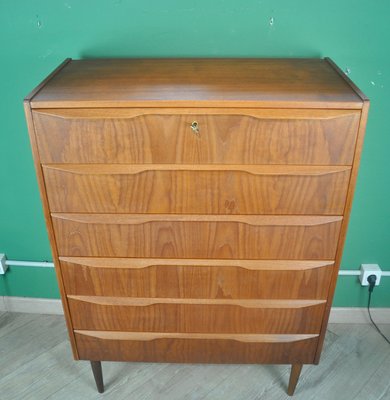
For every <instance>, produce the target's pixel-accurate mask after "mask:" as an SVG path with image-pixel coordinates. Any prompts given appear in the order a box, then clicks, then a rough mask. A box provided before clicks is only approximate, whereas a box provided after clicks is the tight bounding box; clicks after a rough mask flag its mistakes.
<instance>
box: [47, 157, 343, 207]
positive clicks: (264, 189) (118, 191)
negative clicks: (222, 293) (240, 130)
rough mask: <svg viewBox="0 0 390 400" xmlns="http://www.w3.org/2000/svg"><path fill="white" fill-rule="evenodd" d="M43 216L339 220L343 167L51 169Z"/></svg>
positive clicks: (59, 166)
mask: <svg viewBox="0 0 390 400" xmlns="http://www.w3.org/2000/svg"><path fill="white" fill-rule="evenodd" d="M43 172H44V176H45V184H46V189H47V194H48V199H49V204H50V209H51V211H54V212H80V213H84V212H86V213H88V212H91V213H157V214H158V213H160V214H164V213H174V214H175V213H179V214H180V213H188V214H193V213H194V214H309V215H313V214H327V215H340V214H342V213H343V210H344V204H345V198H346V194H347V189H348V183H349V176H350V168H349V167H326V166H325V167H324V166H322V167H297V166H284V167H281V166H245V165H244V166H223V165H220V166H212V165H209V166H193V165H192V166H191V165H182V166H178V165H176V166H174V165H149V166H148V165H142V166H137V165H118V164H116V165H115V164H111V165H100V164H99V165H93V164H77V165H75V164H54V165H53V164H52V165H45V166H44V167H43Z"/></svg>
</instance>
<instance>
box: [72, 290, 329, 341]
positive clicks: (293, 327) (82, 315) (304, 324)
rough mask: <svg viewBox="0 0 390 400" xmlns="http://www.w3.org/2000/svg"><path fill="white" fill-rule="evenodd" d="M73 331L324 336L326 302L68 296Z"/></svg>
mask: <svg viewBox="0 0 390 400" xmlns="http://www.w3.org/2000/svg"><path fill="white" fill-rule="evenodd" d="M68 304H69V308H70V313H71V316H72V323H73V328H74V329H82V330H107V331H132V332H134V331H136V332H137V331H138V332H182V333H284V334H288V333H319V331H320V328H321V322H322V318H323V312H324V308H325V304H326V301H325V300H226V299H219V300H215V299H206V300H202V299H161V298H157V299H147V298H131V297H96V296H68Z"/></svg>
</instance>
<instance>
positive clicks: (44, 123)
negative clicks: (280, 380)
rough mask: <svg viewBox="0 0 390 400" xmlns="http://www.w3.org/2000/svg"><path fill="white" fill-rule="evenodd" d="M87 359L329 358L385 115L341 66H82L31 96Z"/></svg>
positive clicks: (95, 363)
mask: <svg viewBox="0 0 390 400" xmlns="http://www.w3.org/2000/svg"><path fill="white" fill-rule="evenodd" d="M25 110H26V117H27V122H28V127H29V133H30V138H31V143H32V149H33V154H34V159H35V166H36V170H37V175H38V181H39V185H40V191H41V196H42V202H43V207H44V212H45V218H46V223H47V228H48V233H49V237H50V242H51V247H52V252H53V259H54V263H55V266H56V273H57V277H58V282H59V287H60V292H61V297H62V302H63V307H64V312H65V317H66V321H67V326H68V330H69V336H70V342H71V345H72V350H73V355H74V358H75V359H82V360H90V361H91V363H92V368H93V372H94V375H95V379H96V382H97V385H98V390H99V391H103V382H102V373H101V364H100V362H101V361H105V360H118V361H148V362H149V361H152V362H179V363H181V362H190V363H191V362H193V363H275V364H277V363H279V364H292V373H291V376H290V383H289V388H288V393H289V394H293V392H294V389H295V386H296V383H297V380H298V378H299V374H300V371H301V367H302V365H303V364H317V363H318V362H319V358H320V353H321V349H322V344H323V340H324V335H325V331H326V325H327V320H328V315H329V311H330V306H331V303H332V298H333V293H334V288H335V283H336V277H337V273H338V268H339V264H340V259H341V254H342V247H343V243H344V238H345V234H346V229H347V223H348V217H349V213H350V208H351V202H352V196H353V190H354V186H355V181H356V175H357V168H358V164H359V158H360V152H361V146H362V141H363V135H364V130H365V123H366V119H367V112H368V100H367V99H366V98H365V96H364V95H363V94H362V93H361V92H360V91H359V90H358V89H357V88H356V87H355V86H354V85H353V84H352V82H350V81H349V80H348V78H346V77H345V76H344V74H343V73H341V72H340V71H339V70H338V68H337V67H336V66H335V65H334V64H333V63H332V61H330V60H329V59H324V60H322V59H295V60H289V59H277V60H271V59H241V60H240V59H215V60H206V59H176V60H175V59H171V60H167V59H155V60H152V59H128V60H82V61H78V60H70V59H69V60H66V61H65V62H64V63H63V64H62V65H61V66H59V67H58V68H57V70H55V71H54V72H53V74H51V75H50V76H49V77H48V78H47V79H46V80H45V81H44V82H43V83H42V84H41V85H39V86H38V87H37V88H36V89H35V90H34V91H33V92H32V93H31V94H30V95H29V96H28V97H27V98H26V100H25Z"/></svg>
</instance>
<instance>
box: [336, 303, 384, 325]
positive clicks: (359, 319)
mask: <svg viewBox="0 0 390 400" xmlns="http://www.w3.org/2000/svg"><path fill="white" fill-rule="evenodd" d="M370 311H371V315H372V318H373V320H374V321H375V322H376V323H378V324H390V308H370ZM329 323H331V324H370V323H371V321H370V318H369V317H368V312H367V308H365V307H364V308H359V307H332V309H331V311H330V316H329Z"/></svg>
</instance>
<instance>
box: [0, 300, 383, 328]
mask: <svg viewBox="0 0 390 400" xmlns="http://www.w3.org/2000/svg"><path fill="white" fill-rule="evenodd" d="M0 311H12V312H24V313H35V314H56V315H61V314H63V313H64V311H63V309H62V304H61V300H57V299H37V298H33V297H9V296H3V297H2V296H0ZM371 314H372V316H373V318H374V320H375V322H377V323H378V324H390V308H373V309H371ZM329 323H331V324H340V323H342V324H369V323H370V319H369V318H368V314H367V309H366V308H359V307H332V310H331V312H330V317H329Z"/></svg>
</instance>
